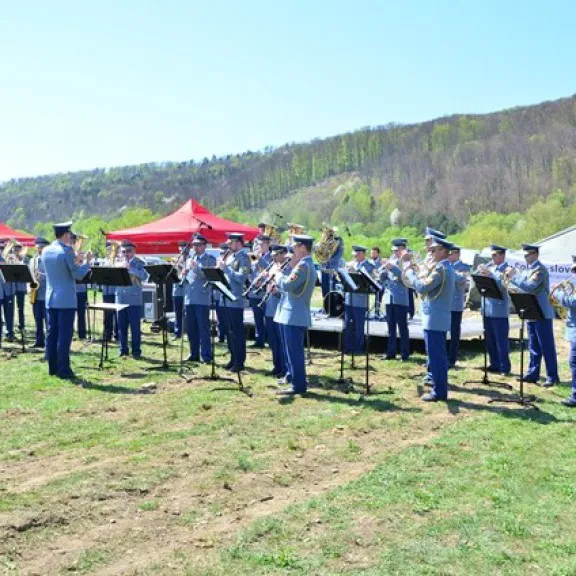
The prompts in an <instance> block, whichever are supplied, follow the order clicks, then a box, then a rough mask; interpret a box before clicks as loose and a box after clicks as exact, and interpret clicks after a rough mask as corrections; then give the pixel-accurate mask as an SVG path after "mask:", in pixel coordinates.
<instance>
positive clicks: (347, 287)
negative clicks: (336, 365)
mask: <svg viewBox="0 0 576 576" xmlns="http://www.w3.org/2000/svg"><path fill="white" fill-rule="evenodd" d="M337 274H338V278H339V279H340V283H341V284H342V286H343V287H344V292H345V293H346V292H356V289H357V288H358V286H357V284H356V283H355V282H354V280H353V279H352V277H351V276H350V273H349V272H348V271H347V270H346V269H345V268H338V271H337ZM352 326H354V323H352ZM345 331H346V314H345V313H343V314H342V328H341V330H340V378H339V379H338V384H346V385H347V386H348V385H350V384H351V382H352V379H351V378H348V379H346V378H344V334H345ZM352 367H354V352H352Z"/></svg>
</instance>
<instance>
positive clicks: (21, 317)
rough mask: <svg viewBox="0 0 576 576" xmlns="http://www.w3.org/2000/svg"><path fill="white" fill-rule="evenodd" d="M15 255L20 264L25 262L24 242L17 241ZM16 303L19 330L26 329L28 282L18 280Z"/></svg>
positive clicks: (16, 284)
mask: <svg viewBox="0 0 576 576" xmlns="http://www.w3.org/2000/svg"><path fill="white" fill-rule="evenodd" d="M13 255H14V258H15V259H16V261H17V263H18V264H25V263H26V262H25V259H24V257H23V256H22V244H20V243H17V244H15V245H14V249H13ZM15 286H16V294H15V296H16V304H17V306H18V330H20V332H23V331H24V327H25V326H26V313H25V310H26V294H27V293H28V284H26V282H16V283H15Z"/></svg>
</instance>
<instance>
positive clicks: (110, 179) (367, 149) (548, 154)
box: [0, 96, 576, 229]
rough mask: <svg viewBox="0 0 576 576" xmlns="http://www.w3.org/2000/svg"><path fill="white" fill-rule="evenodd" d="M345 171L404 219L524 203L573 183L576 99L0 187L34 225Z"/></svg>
mask: <svg viewBox="0 0 576 576" xmlns="http://www.w3.org/2000/svg"><path fill="white" fill-rule="evenodd" d="M348 173H354V180H355V181H356V182H357V183H360V185H362V186H364V187H365V188H366V187H367V188H368V190H369V194H370V202H373V203H377V202H378V201H379V199H380V201H381V200H382V199H387V200H386V201H390V202H391V203H394V204H396V205H398V207H399V208H400V209H401V214H402V219H403V222H404V223H405V224H413V223H415V222H420V221H422V220H423V219H426V218H427V217H428V216H429V215H431V214H436V215H441V216H442V218H443V219H444V224H445V227H447V228H453V227H455V226H457V225H458V224H464V223H465V222H466V221H467V219H468V217H469V216H470V215H471V214H474V213H477V212H481V211H484V210H492V211H499V212H511V211H522V210H524V209H525V208H526V207H527V206H529V205H530V204H532V203H533V202H534V200H535V199H538V198H541V197H545V196H547V195H548V194H550V193H551V192H552V191H553V190H555V189H558V188H560V189H562V190H564V191H567V192H571V193H574V191H575V190H574V184H575V183H576V96H574V97H571V98H565V99H562V100H557V101H553V102H545V103H542V104H538V105H535V106H528V107H521V108H514V109H511V110H506V111H503V112H497V113H492V114H486V115H454V116H450V117H445V118H440V119H437V120H433V121H430V122H424V123H420V124H414V125H388V126H380V127H376V128H363V129H360V130H358V131H356V132H351V133H348V134H343V135H339V136H334V137H331V138H326V139H323V140H314V141H312V142H309V143H303V144H289V145H285V146H282V147H279V148H275V149H272V148H268V149H266V150H264V151H261V152H245V153H243V154H236V155H229V156H226V157H221V158H217V157H215V156H213V157H212V158H211V159H208V158H204V160H202V161H200V162H195V161H189V162H178V163H162V164H140V165H136V166H124V167H116V168H108V169H102V168H98V169H94V170H91V171H82V172H71V173H67V174H56V175H50V176H42V177H38V178H25V179H19V180H12V181H9V182H6V183H4V184H3V185H2V186H0V220H3V221H7V222H9V223H10V224H11V225H13V226H16V227H18V228H24V229H26V228H28V229H30V228H32V226H33V224H35V223H36V222H38V221H50V220H63V219H66V218H69V217H70V218H72V217H79V216H88V215H92V214H95V215H101V216H106V217H110V216H113V215H117V213H118V211H120V210H122V209H123V207H126V206H140V207H147V208H150V209H151V210H152V211H154V212H157V213H167V212H168V211H170V210H172V209H174V208H176V207H178V206H179V205H180V204H182V203H183V201H185V200H186V199H188V198H190V197H194V198H196V199H198V200H199V201H200V202H201V203H204V204H206V205H207V206H208V207H211V208H213V209H217V210H224V209H226V208H231V207H237V208H239V209H240V210H243V211H246V210H254V209H263V208H264V207H265V206H267V205H268V204H269V203H271V202H272V201H276V202H278V201H279V199H284V198H286V196H288V195H290V194H291V193H293V192H295V191H297V190H299V189H302V188H305V187H311V188H310V190H311V193H313V190H314V187H315V185H320V186H319V187H321V185H322V183H323V182H325V181H326V180H327V179H328V178H330V177H333V176H338V175H346V174H348ZM345 201H346V196H343V198H342V202H345Z"/></svg>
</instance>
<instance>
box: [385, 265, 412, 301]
mask: <svg viewBox="0 0 576 576" xmlns="http://www.w3.org/2000/svg"><path fill="white" fill-rule="evenodd" d="M380 283H381V284H382V285H383V286H385V287H386V292H385V294H384V304H398V305H400V306H408V288H406V286H405V285H404V282H402V270H401V269H400V267H399V266H398V265H397V263H394V265H393V266H392V269H391V270H388V269H387V268H384V269H383V270H382V272H380Z"/></svg>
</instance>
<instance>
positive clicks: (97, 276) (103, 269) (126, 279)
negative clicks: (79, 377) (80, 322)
mask: <svg viewBox="0 0 576 576" xmlns="http://www.w3.org/2000/svg"><path fill="white" fill-rule="evenodd" d="M87 278H89V279H90V282H92V283H94V284H97V285H99V286H132V280H131V278H130V274H129V273H128V269H127V268H116V267H113V266H93V267H91V268H90V272H88V274H87V275H86V276H85V277H84V279H87ZM126 307H127V305H126V304H106V303H104V302H103V303H102V304H93V305H92V306H90V304H88V309H89V310H94V311H96V310H102V312H103V314H104V318H103V319H102V347H101V349H100V364H99V365H98V367H99V368H100V370H102V368H103V366H104V360H108V340H107V338H106V318H107V317H108V316H107V315H109V314H113V313H114V312H116V313H117V312H119V311H120V310H123V309H124V308H126ZM94 328H96V327H94Z"/></svg>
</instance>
